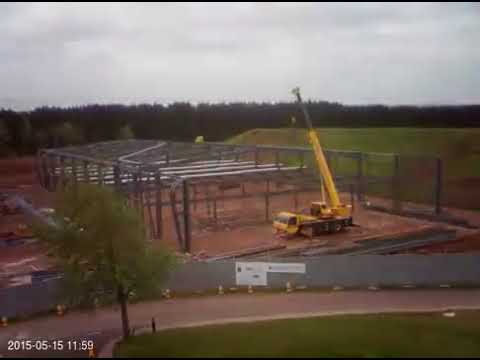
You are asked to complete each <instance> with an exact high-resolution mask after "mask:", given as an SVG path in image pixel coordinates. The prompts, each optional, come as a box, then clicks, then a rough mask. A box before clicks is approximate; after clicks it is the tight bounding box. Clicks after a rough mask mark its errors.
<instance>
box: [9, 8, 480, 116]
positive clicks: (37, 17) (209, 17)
mask: <svg viewBox="0 0 480 360" xmlns="http://www.w3.org/2000/svg"><path fill="white" fill-rule="evenodd" d="M296 85H299V86H301V88H302V92H303V94H304V96H305V97H307V98H313V99H322V100H328V101H337V102H342V103H346V104H366V103H383V104H458V103H480V5H479V4H473V3H463V4H462V3H458V4H457V3H437V4H431V3H429V4H399V3H396V4H381V3H345V4H337V3H333V4H326V3H323V4H300V3H295V4H287V3H282V4H249V3H241V4H216V3H211V4H198V3H197V4H194V3H192V4H138V3H135V4H128V3H119V4H108V3H105V4H101V3H100V4H67V3H64V4H61V3H57V4H33V3H32V4H28V3H22V4H5V3H2V4H0V107H2V106H4V107H11V108H15V109H29V108H31V107H34V106H39V105H61V106H64V105H73V104H85V103H94V102H95V103H106V102H116V103H142V102H148V103H152V102H158V103H166V102H171V101H177V100H181V101H193V102H201V101H212V102H216V101H243V100H249V101H250V100H253V101H277V100H291V99H292V97H291V95H290V89H291V88H292V87H293V86H296Z"/></svg>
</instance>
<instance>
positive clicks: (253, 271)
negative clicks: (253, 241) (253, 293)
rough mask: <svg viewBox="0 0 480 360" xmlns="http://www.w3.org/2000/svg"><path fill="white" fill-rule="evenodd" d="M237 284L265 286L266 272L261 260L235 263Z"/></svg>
mask: <svg viewBox="0 0 480 360" xmlns="http://www.w3.org/2000/svg"><path fill="white" fill-rule="evenodd" d="M235 274H236V282H237V285H252V286H267V272H266V271H265V263H262V262H237V263H235Z"/></svg>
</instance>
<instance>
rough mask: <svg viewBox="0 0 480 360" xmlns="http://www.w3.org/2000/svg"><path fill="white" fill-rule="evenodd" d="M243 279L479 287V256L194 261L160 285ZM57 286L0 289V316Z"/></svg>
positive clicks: (198, 288)
mask: <svg viewBox="0 0 480 360" xmlns="http://www.w3.org/2000/svg"><path fill="white" fill-rule="evenodd" d="M239 271H240V272H243V273H242V274H240V273H239ZM244 275H246V277H245V276H244ZM249 276H250V278H249ZM249 281H251V284H252V285H253V286H261V287H268V288H270V289H285V287H286V283H287V282H290V284H291V286H292V288H303V287H306V288H333V287H344V288H367V287H371V286H374V287H379V288H382V287H388V288H396V287H406V286H408V287H434V288H437V287H450V286H451V287H479V286H480V255H479V254H458V255H457V254H455V255H450V254H449V255H431V256H423V255H393V256H382V255H362V256H349V255H330V256H321V257H316V258H308V259H305V258H299V257H296V258H288V259H285V258H283V259H278V258H271V259H269V258H265V259H262V261H258V260H257V261H254V262H253V261H248V260H237V261H236V260H226V261H214V262H194V263H188V264H184V265H181V266H180V267H179V268H177V269H176V270H175V271H174V272H173V273H171V274H170V276H169V278H168V280H167V281H166V282H165V284H164V288H165V289H167V288H168V289H170V291H171V293H172V294H173V296H175V293H196V292H205V291H209V290H216V289H218V287H219V286H220V285H221V286H222V287H223V288H224V289H225V290H226V291H228V289H229V288H231V287H239V286H246V285H248V283H249ZM258 281H260V283H262V282H263V283H262V285H258V284H260V283H258ZM58 287H59V282H58V280H46V281H42V282H38V283H35V284H32V285H23V286H15V287H11V288H4V289H0V316H6V317H8V318H12V317H24V316H30V315H34V314H37V313H44V312H47V311H50V310H53V309H54V308H55V306H56V304H58V303H59V301H60V299H59V298H58Z"/></svg>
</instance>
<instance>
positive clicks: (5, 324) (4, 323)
mask: <svg viewBox="0 0 480 360" xmlns="http://www.w3.org/2000/svg"><path fill="white" fill-rule="evenodd" d="M7 325H8V319H7V317H6V316H2V326H3V327H6V326H7Z"/></svg>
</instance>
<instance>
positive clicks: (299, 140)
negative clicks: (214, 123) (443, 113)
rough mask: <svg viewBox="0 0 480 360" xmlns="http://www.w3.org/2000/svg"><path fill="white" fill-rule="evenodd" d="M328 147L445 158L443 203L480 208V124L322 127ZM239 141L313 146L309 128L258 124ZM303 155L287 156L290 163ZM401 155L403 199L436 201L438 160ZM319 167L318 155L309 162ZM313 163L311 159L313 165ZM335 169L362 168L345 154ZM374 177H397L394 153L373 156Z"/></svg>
mask: <svg viewBox="0 0 480 360" xmlns="http://www.w3.org/2000/svg"><path fill="white" fill-rule="evenodd" d="M318 134H319V136H320V141H321V143H322V146H323V147H324V148H325V149H332V150H354V151H363V152H375V153H398V154H401V155H402V154H403V155H427V156H435V157H440V158H442V159H443V193H442V202H443V204H444V205H446V206H451V207H458V208H466V209H474V210H478V209H480V192H479V191H478V190H476V189H477V188H478V186H479V185H480V142H478V138H480V129H447V128H431V129H426V128H351V129H346V128H321V129H318ZM227 142H229V143H233V144H265V145H266V144H268V145H305V146H306V145H307V144H308V143H307V137H306V131H305V130H303V129H255V130H250V131H247V132H245V133H243V134H241V135H238V136H235V137H233V138H231V139H229V140H228V141H227ZM297 159H298V158H294V159H293V158H292V159H290V158H288V159H282V162H285V163H287V164H289V165H294V164H295V162H298V160H297ZM412 159H413V158H405V157H403V158H401V161H400V164H401V174H402V175H403V176H404V179H406V180H405V181H403V182H402V187H403V189H402V195H401V196H402V198H403V199H404V200H410V201H415V202H419V203H432V201H433V189H434V188H433V184H434V181H435V167H434V166H435V165H434V161H429V160H420V159H418V158H416V159H413V160H412ZM307 163H309V165H311V166H313V167H315V165H314V164H313V158H312V159H311V160H310V161H309V162H307ZM310 163H311V164H310ZM332 171H333V172H334V173H337V174H341V175H349V174H355V173H356V171H357V170H356V162H355V160H352V159H348V158H342V159H340V160H339V161H337V162H336V163H334V164H333V169H332ZM364 173H365V174H367V175H368V176H391V175H392V174H393V158H392V157H388V156H386V157H383V156H371V157H369V165H368V171H365V172H364ZM389 189H390V188H385V189H383V188H381V187H379V188H378V189H377V188H371V189H369V190H368V191H369V193H370V194H372V195H380V196H388V193H389V191H390V190H389Z"/></svg>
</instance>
